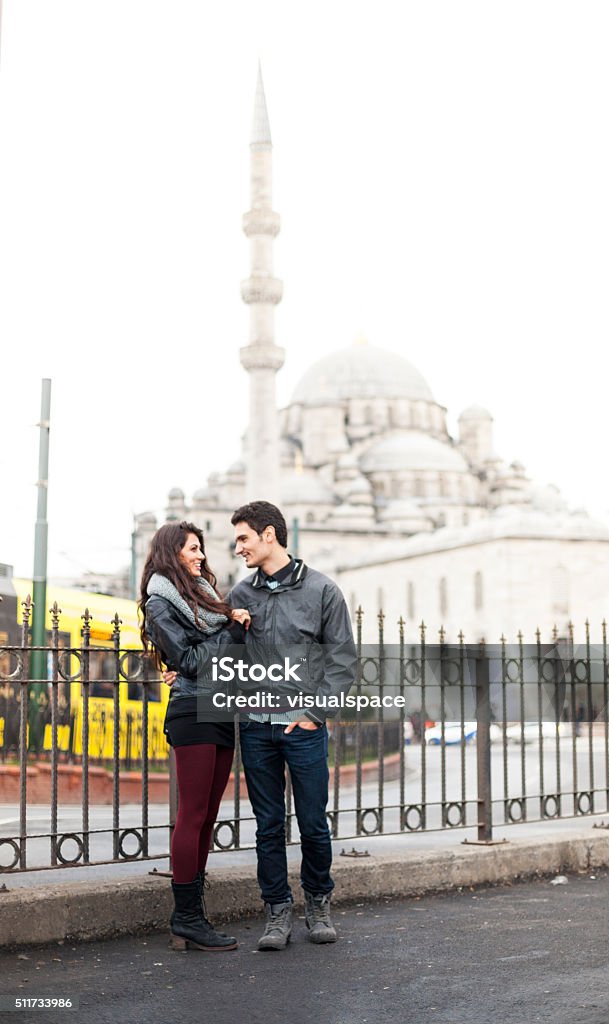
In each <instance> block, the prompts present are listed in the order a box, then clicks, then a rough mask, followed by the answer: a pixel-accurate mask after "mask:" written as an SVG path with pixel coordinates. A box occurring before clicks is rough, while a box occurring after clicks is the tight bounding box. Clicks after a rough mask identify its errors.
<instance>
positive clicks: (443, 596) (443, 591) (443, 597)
mask: <svg viewBox="0 0 609 1024" xmlns="http://www.w3.org/2000/svg"><path fill="white" fill-rule="evenodd" d="M438 590H439V598H440V615H442V616H444V615H448V586H447V583H446V576H442V578H441V579H440V584H439V588H438Z"/></svg>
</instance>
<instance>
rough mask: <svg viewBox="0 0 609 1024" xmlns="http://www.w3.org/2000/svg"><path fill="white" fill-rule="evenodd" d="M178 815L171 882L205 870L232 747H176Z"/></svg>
mask: <svg viewBox="0 0 609 1024" xmlns="http://www.w3.org/2000/svg"><path fill="white" fill-rule="evenodd" d="M175 757H176V769H177V777H178V814H177V818H176V823H175V828H174V830H173V838H172V840H171V861H172V865H173V880H174V882H178V883H184V882H192V881H193V879H194V878H195V876H196V874H197V871H204V870H205V865H206V864H207V855H208V853H209V847H210V844H211V839H212V833H213V828H214V823H215V821H216V815H217V814H218V808H219V807H220V801H221V799H222V794H223V792H224V790H225V789H226V783H227V782H228V776H229V774H230V770H231V765H232V762H233V750H232V748H231V747H217V746H216V745H215V743H195V744H193V745H191V746H186V747H176V748H175Z"/></svg>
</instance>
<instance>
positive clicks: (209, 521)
mask: <svg viewBox="0 0 609 1024" xmlns="http://www.w3.org/2000/svg"><path fill="white" fill-rule="evenodd" d="M205 530H206V532H207V533H211V519H207V520H206V522H205Z"/></svg>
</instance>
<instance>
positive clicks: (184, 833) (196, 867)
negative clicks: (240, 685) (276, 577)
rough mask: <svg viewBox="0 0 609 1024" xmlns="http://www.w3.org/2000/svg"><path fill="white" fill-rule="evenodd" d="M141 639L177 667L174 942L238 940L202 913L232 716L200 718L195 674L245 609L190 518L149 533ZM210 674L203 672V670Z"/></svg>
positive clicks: (214, 946) (229, 641) (233, 635)
mask: <svg viewBox="0 0 609 1024" xmlns="http://www.w3.org/2000/svg"><path fill="white" fill-rule="evenodd" d="M139 607H140V611H141V612H142V618H143V622H142V642H143V644H144V648H145V649H146V650H149V649H152V652H153V654H154V656H155V659H156V663H157V667H159V668H160V667H161V663H162V662H163V663H164V664H165V665H166V666H167V667H168V668H169V669H172V670H174V671H175V672H176V673H177V676H176V679H175V682H174V683H173V685H172V688H171V697H170V700H169V704H168V706H167V714H166V717H165V735H166V736H167V740H168V742H169V743H170V744H171V746H172V747H173V749H174V751H175V760H176V769H177V781H178V798H179V803H178V814H177V818H176V823H175V828H174V832H173V838H172V843H171V859H172V865H173V880H172V883H171V885H172V889H173V895H174V903H175V906H174V911H173V913H172V915H171V922H170V924H171V939H170V944H171V945H172V947H173V948H174V949H187V948H188V947H189V946H193V947H194V948H195V949H204V950H224V949H226V950H228V949H236V948H237V942H236V940H235V939H234V938H233V937H232V936H230V935H224V934H222V933H221V932H216V931H215V930H214V928H213V927H212V926H211V924H210V923H209V921H208V920H207V918H206V916H205V911H204V903H203V899H202V895H203V881H204V873H205V865H206V863H207V855H208V853H209V848H210V844H211V838H212V832H213V827H214V822H215V820H216V815H217V813H218V808H219V806H220V800H221V798H222V794H223V792H224V790H225V788H226V783H227V781H228V776H229V773H230V769H231V764H232V760H233V750H234V743H235V739H234V727H233V723H232V721H231V722H211V721H199V720H198V715H197V678H201V675H202V674H205V669H206V666H209V664H210V663H211V658H212V657H213V656H214V655H215V656H222V654H223V653H224V654H226V653H227V648H228V647H230V645H233V644H235V643H242V642H243V638H244V627H247V626H248V625H249V613H248V612H247V611H246V610H245V609H243V608H241V609H232V608H230V607H229V605H227V604H226V603H225V602H224V601H223V600H222V599H221V597H220V595H219V594H218V591H217V590H216V578H215V576H214V574H213V573H212V571H211V569H210V568H209V566H208V564H207V560H206V557H205V548H204V542H203V534H202V533H201V531H200V530H199V528H198V527H197V526H195V525H194V524H193V523H186V522H183V523H166V524H165V525H164V526H161V528H160V529H159V530H157V532H156V533H155V535H154V537H153V538H152V543H151V545H150V552H149V554H148V558H147V559H146V564H145V566H144V572H143V574H142V583H141V597H140V602H139ZM207 674H209V673H207Z"/></svg>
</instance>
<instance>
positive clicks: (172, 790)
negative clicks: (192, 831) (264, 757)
mask: <svg viewBox="0 0 609 1024" xmlns="http://www.w3.org/2000/svg"><path fill="white" fill-rule="evenodd" d="M238 784H239V782H238V779H237V780H236V782H235V785H238ZM177 815H178V776H177V772H176V756H175V754H174V751H173V747H170V748H169V870H170V871H172V870H173V865H172V863H171V840H172V838H173V830H174V828H175V823H176V818H177Z"/></svg>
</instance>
